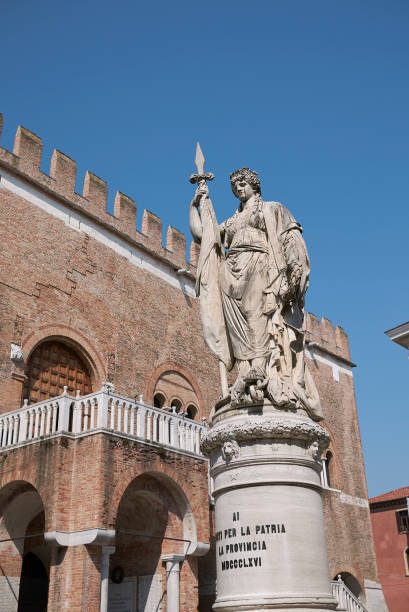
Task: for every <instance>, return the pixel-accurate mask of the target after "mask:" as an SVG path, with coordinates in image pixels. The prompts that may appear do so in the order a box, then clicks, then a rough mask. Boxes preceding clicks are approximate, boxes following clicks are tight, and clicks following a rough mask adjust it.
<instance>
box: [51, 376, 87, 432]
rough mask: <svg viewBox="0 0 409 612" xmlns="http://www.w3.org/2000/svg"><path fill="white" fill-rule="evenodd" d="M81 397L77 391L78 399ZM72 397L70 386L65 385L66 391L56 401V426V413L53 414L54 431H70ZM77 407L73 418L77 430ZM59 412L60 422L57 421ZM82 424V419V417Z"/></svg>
mask: <svg viewBox="0 0 409 612" xmlns="http://www.w3.org/2000/svg"><path fill="white" fill-rule="evenodd" d="M78 397H79V393H78V392H77V399H78ZM72 401H73V400H72V398H70V396H69V395H68V388H67V387H64V391H63V394H62V396H61V397H60V398H59V399H58V401H57V402H55V403H54V414H55V421H56V423H55V427H54V415H53V432H54V431H69V427H70V410H71V404H72ZM77 403H78V404H79V402H76V403H75V408H76V407H77ZM75 408H74V418H73V430H74V431H75V414H76V413H75ZM57 413H58V422H57ZM80 426H81V419H80Z"/></svg>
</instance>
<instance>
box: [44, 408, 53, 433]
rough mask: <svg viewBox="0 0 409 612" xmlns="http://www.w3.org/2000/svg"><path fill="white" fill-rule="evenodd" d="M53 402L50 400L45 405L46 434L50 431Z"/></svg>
mask: <svg viewBox="0 0 409 612" xmlns="http://www.w3.org/2000/svg"><path fill="white" fill-rule="evenodd" d="M53 407H54V402H50V403H49V404H47V407H46V411H45V414H46V421H45V433H46V435H48V434H50V433H51V415H52V412H53Z"/></svg>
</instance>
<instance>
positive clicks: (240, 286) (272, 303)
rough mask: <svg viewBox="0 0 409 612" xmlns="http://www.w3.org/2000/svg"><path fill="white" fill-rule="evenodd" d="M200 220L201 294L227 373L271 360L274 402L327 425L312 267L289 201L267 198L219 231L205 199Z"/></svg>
mask: <svg viewBox="0 0 409 612" xmlns="http://www.w3.org/2000/svg"><path fill="white" fill-rule="evenodd" d="M200 216H201V222H202V240H201V250H200V255H199V262H198V274H197V282H196V290H197V294H198V295H200V312H201V320H202V327H203V333H204V338H205V341H206V344H207V345H208V347H209V348H210V350H211V351H212V352H213V353H214V354H215V355H216V356H217V357H218V359H219V360H220V361H222V362H223V363H224V364H225V366H226V368H227V369H228V370H230V369H232V367H233V366H234V364H235V363H236V361H248V362H249V363H250V362H251V360H252V359H254V358H264V359H265V370H266V377H267V379H268V386H267V392H268V396H269V397H270V399H271V400H272V401H273V403H274V404H276V405H277V406H278V407H280V406H281V407H286V406H297V407H301V408H304V409H305V410H306V411H307V412H308V413H309V414H310V416H311V417H312V418H314V419H315V420H320V419H321V418H322V411H321V406H320V401H319V397H318V392H317V389H316V387H315V384H314V381H313V379H312V377H311V374H310V373H309V371H308V369H307V368H306V367H305V362H304V324H305V311H304V295H305V292H306V290H307V287H308V276H309V271H310V264H309V259H308V254H307V249H306V246H305V242H304V240H303V238H302V228H301V226H300V225H299V224H298V223H297V222H296V221H295V219H294V217H293V216H292V215H291V213H290V212H289V211H288V210H287V209H286V208H285V207H284V206H283V205H282V204H280V203H279V202H263V201H262V200H261V198H260V200H259V201H256V202H254V203H252V205H247V206H246V208H244V210H241V209H240V208H239V210H238V211H237V212H236V213H235V214H234V215H233V217H231V218H230V219H227V220H226V221H225V222H224V223H222V224H221V225H220V226H219V225H218V224H217V221H216V216H215V214H214V210H213V206H212V203H211V201H210V199H209V198H203V199H202V202H201V206H200ZM221 234H224V244H225V246H226V249H228V250H227V252H225V251H224V249H223V247H222V243H221ZM292 266H297V267H298V270H300V275H299V279H298V282H297V287H296V289H295V293H294V296H293V299H292V300H291V301H286V300H285V299H283V295H282V292H283V286H285V283H286V282H287V279H288V274H287V272H288V270H291V267H292Z"/></svg>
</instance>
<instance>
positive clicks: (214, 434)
mask: <svg viewBox="0 0 409 612" xmlns="http://www.w3.org/2000/svg"><path fill="white" fill-rule="evenodd" d="M260 438H284V439H296V440H302V441H304V442H309V443H314V442H317V443H318V447H319V450H320V452H321V453H322V452H323V451H324V450H325V449H326V448H327V446H328V444H329V442H330V437H329V435H328V433H327V432H326V431H325V429H324V428H323V427H321V426H320V425H318V424H317V423H314V421H303V420H298V419H297V420H296V419H284V418H282V417H274V418H272V417H262V418H260V419H257V420H256V419H252V420H250V419H246V420H245V421H242V422H240V423H232V422H231V421H230V422H229V423H226V424H220V425H215V426H214V427H212V428H210V429H209V430H207V431H205V432H203V434H202V441H201V445H200V447H201V450H202V452H203V453H204V454H205V455H209V454H210V453H211V451H212V450H214V449H216V448H218V447H221V446H223V445H224V443H225V442H227V441H231V440H235V441H236V442H239V441H249V440H257V439H260Z"/></svg>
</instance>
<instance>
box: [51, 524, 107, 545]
mask: <svg viewBox="0 0 409 612" xmlns="http://www.w3.org/2000/svg"><path fill="white" fill-rule="evenodd" d="M44 539H45V541H46V543H47V544H49V545H50V546H80V545H87V544H94V545H97V546H98V545H99V546H110V545H112V544H113V543H114V542H115V530H114V529H105V528H95V529H80V530H78V531H48V532H47V533H45V534H44Z"/></svg>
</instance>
